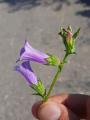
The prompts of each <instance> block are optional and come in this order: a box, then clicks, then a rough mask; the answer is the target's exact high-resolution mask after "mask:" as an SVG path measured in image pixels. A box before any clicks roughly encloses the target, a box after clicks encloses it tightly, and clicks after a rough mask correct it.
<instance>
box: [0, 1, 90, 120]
mask: <svg viewBox="0 0 90 120" xmlns="http://www.w3.org/2000/svg"><path fill="white" fill-rule="evenodd" d="M69 24H71V25H72V28H73V31H76V30H77V28H78V27H81V32H80V35H79V37H78V39H77V46H76V48H77V50H76V51H77V54H76V55H73V56H71V57H70V58H69V62H68V64H66V65H65V67H64V69H63V72H62V74H61V77H60V78H59V79H58V81H57V83H56V85H55V88H54V90H53V94H56V93H81V94H88V95H90V0H0V120H35V119H34V118H33V116H32V114H31V106H32V104H33V103H34V102H35V101H37V100H39V98H38V97H35V96H32V95H31V94H32V91H31V89H30V88H29V87H28V85H27V84H26V81H25V80H24V78H23V77H22V76H21V75H20V74H18V73H16V72H15V71H14V70H13V67H14V66H15V61H16V59H17V58H18V56H19V50H20V48H21V47H22V45H23V44H24V40H25V39H27V40H28V41H29V43H30V44H31V45H32V46H33V47H35V48H36V49H39V50H41V51H43V52H48V53H51V54H55V55H57V56H60V57H61V58H62V57H63V55H64V45H63V43H62V40H61V38H60V37H59V36H58V32H59V28H60V26H62V27H67V26H68V25H69ZM32 67H33V69H34V71H35V72H36V74H37V76H38V77H39V78H41V79H42V80H43V82H44V84H45V86H46V88H49V85H50V83H51V80H52V78H53V75H54V73H55V70H56V68H53V67H48V66H43V65H40V64H37V63H34V64H33V63H32Z"/></svg>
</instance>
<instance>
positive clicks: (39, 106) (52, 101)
mask: <svg viewBox="0 0 90 120" xmlns="http://www.w3.org/2000/svg"><path fill="white" fill-rule="evenodd" d="M32 113H33V115H34V116H35V117H36V118H38V119H39V120H80V119H87V120H90V96H87V95H81V94H70V95H67V94H61V95H56V96H52V97H50V98H49V99H48V101H47V102H37V103H35V104H34V105H33V107H32Z"/></svg>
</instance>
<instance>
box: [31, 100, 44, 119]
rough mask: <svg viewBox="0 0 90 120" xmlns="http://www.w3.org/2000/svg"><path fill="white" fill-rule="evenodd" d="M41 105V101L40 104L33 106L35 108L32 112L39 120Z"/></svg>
mask: <svg viewBox="0 0 90 120" xmlns="http://www.w3.org/2000/svg"><path fill="white" fill-rule="evenodd" d="M41 103H42V102H41V101H40V102H37V103H35V104H33V106H32V109H31V111H32V114H33V116H34V117H36V118H38V110H39V107H40V105H41Z"/></svg>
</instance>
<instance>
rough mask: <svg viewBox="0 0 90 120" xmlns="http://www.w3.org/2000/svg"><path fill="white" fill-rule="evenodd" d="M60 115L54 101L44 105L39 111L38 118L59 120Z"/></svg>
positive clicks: (41, 119)
mask: <svg viewBox="0 0 90 120" xmlns="http://www.w3.org/2000/svg"><path fill="white" fill-rule="evenodd" d="M60 115H61V111H60V108H59V107H58V105H57V104H56V103H55V102H52V101H47V102H45V103H43V104H42V105H41V106H40V107H39V109H38V118H39V119H40V120H58V119H59V117H60Z"/></svg>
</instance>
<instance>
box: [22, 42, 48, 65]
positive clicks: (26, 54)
mask: <svg viewBox="0 0 90 120" xmlns="http://www.w3.org/2000/svg"><path fill="white" fill-rule="evenodd" d="M48 57H49V56H48V55H47V54H45V53H43V52H41V51H39V50H36V49H34V48H33V47H32V46H30V44H29V43H28V41H25V44H24V47H23V48H22V49H21V51H20V60H21V61H35V62H38V63H42V64H48V62H47V61H46V60H45V59H47V58H48Z"/></svg>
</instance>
